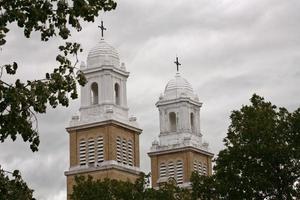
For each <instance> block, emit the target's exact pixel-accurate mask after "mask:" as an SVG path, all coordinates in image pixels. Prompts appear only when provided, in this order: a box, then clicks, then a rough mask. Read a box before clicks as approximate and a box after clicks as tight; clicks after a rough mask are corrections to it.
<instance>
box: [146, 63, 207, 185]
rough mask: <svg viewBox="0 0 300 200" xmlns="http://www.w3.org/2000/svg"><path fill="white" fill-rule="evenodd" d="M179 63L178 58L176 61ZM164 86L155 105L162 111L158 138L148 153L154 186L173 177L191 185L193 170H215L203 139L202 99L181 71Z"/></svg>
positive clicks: (181, 183)
mask: <svg viewBox="0 0 300 200" xmlns="http://www.w3.org/2000/svg"><path fill="white" fill-rule="evenodd" d="M175 63H176V62H175ZM178 64H179V63H178V59H177V73H176V75H175V78H174V79H172V80H170V81H169V82H168V84H167V85H166V87H165V91H164V94H163V95H161V96H160V98H159V100H158V102H157V103H156V106H157V108H158V111H159V119H160V134H159V141H154V142H153V143H152V147H151V150H150V152H148V155H149V156H150V159H151V174H152V186H153V187H158V186H159V185H160V184H163V183H164V182H166V181H168V180H169V179H170V178H171V179H173V180H175V181H176V183H177V184H178V185H179V186H182V187H188V186H189V185H190V182H189V180H190V176H191V174H192V172H193V171H196V172H198V173H200V174H203V175H210V174H211V173H212V166H211V159H212V157H213V154H212V153H211V152H209V150H208V143H205V142H202V134H201V131H200V108H201V106H202V103H201V102H200V101H199V98H198V97H197V95H195V94H194V92H193V88H192V86H191V85H190V83H189V82H188V81H187V80H186V79H184V78H182V76H181V75H180V73H179V72H178Z"/></svg>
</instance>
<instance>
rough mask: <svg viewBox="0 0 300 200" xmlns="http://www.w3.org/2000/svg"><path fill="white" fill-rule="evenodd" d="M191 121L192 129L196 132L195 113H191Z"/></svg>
mask: <svg viewBox="0 0 300 200" xmlns="http://www.w3.org/2000/svg"><path fill="white" fill-rule="evenodd" d="M190 121H191V131H192V132H193V133H194V132H196V131H195V117H194V113H191V116H190Z"/></svg>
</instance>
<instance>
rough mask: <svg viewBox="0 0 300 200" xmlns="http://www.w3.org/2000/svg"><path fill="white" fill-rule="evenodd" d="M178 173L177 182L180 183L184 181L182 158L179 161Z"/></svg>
mask: <svg viewBox="0 0 300 200" xmlns="http://www.w3.org/2000/svg"><path fill="white" fill-rule="evenodd" d="M176 175H177V183H178V184H181V183H183V163H182V161H181V160H178V161H177V166H176Z"/></svg>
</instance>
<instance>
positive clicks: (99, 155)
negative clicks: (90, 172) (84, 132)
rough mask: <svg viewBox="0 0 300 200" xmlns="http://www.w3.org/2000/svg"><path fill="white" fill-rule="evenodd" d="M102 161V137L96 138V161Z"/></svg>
mask: <svg viewBox="0 0 300 200" xmlns="http://www.w3.org/2000/svg"><path fill="white" fill-rule="evenodd" d="M103 161H104V149H103V137H102V136H100V137H98V138H97V162H98V163H101V162H103Z"/></svg>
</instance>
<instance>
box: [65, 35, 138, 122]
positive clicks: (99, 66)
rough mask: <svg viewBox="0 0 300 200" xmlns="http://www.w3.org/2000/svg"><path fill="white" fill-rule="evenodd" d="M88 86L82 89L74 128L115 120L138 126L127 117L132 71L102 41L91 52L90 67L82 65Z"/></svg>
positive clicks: (88, 58) (132, 119) (89, 55)
mask: <svg viewBox="0 0 300 200" xmlns="http://www.w3.org/2000/svg"><path fill="white" fill-rule="evenodd" d="M80 69H81V71H82V72H83V73H84V75H85V77H86V79H87V84H86V85H85V86H84V87H82V88H81V106H80V110H79V111H80V119H78V118H76V117H75V118H73V120H72V121H71V124H72V123H73V124H72V125H76V124H78V123H92V122H96V121H105V120H109V119H114V120H117V121H120V122H123V123H126V124H128V123H129V124H131V125H133V126H137V124H136V121H135V118H131V119H129V118H128V110H129V109H128V107H127V93H126V90H127V89H126V83H127V78H128V76H129V72H128V71H126V68H125V65H124V63H122V64H121V65H120V60H119V55H118V53H117V51H116V50H115V48H113V47H112V46H111V45H109V44H108V43H107V42H106V41H105V40H104V39H103V38H102V39H101V40H100V42H99V43H98V44H97V45H96V46H95V47H94V48H92V49H91V50H90V52H89V54H88V57H87V65H85V64H84V63H82V64H81V67H80Z"/></svg>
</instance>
